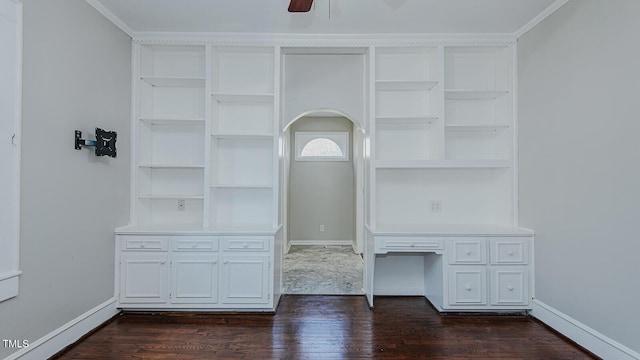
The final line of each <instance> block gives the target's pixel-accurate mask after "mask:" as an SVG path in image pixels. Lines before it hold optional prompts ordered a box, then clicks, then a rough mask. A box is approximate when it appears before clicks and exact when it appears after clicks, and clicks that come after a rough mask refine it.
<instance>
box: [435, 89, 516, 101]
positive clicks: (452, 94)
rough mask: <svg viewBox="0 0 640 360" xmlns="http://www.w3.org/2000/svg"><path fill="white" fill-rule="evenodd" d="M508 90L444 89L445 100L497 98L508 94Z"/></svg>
mask: <svg viewBox="0 0 640 360" xmlns="http://www.w3.org/2000/svg"><path fill="white" fill-rule="evenodd" d="M508 93H509V91H508V90H445V92H444V98H445V99H446V100H486V99H497V98H499V97H501V96H503V95H506V94H508Z"/></svg>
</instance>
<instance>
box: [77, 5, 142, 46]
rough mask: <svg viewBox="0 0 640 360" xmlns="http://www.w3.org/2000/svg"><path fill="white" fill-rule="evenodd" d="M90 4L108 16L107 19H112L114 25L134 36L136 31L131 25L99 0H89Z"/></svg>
mask: <svg viewBox="0 0 640 360" xmlns="http://www.w3.org/2000/svg"><path fill="white" fill-rule="evenodd" d="M87 3H89V5H91V6H93V7H94V8H95V9H96V10H98V12H99V13H100V14H102V16H104V17H105V18H107V20H109V21H111V22H112V23H113V25H115V26H117V27H118V28H119V29H120V30H122V31H124V32H125V33H126V34H127V35H129V36H131V37H132V38H133V34H134V33H135V31H133V29H131V28H130V27H129V25H127V24H126V23H125V22H124V21H122V19H120V18H119V17H117V16H116V15H115V14H114V13H113V12H111V10H109V9H107V8H106V7H105V6H104V5H102V3H101V2H100V1H98V0H87Z"/></svg>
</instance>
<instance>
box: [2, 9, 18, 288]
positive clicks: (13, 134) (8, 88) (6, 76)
mask: <svg viewBox="0 0 640 360" xmlns="http://www.w3.org/2000/svg"><path fill="white" fill-rule="evenodd" d="M21 124H22V3H21V2H19V1H12V0H2V1H0V169H2V171H0V198H2V201H1V202H0V249H2V251H0V301H4V300H6V299H9V298H12V297H14V296H16V295H18V289H19V284H18V282H19V281H18V279H19V276H20V274H21V272H20V270H19V266H18V265H19V264H18V262H19V258H20V256H19V249H20V146H21V141H20V140H21V137H20V130H21Z"/></svg>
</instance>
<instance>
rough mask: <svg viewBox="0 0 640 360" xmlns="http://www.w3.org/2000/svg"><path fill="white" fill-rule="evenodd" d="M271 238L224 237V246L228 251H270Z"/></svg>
mask: <svg viewBox="0 0 640 360" xmlns="http://www.w3.org/2000/svg"><path fill="white" fill-rule="evenodd" d="M269 239H270V238H269V237H262V236H242V237H240V236H238V237H224V238H222V243H223V245H222V246H223V248H224V250H227V251H269Z"/></svg>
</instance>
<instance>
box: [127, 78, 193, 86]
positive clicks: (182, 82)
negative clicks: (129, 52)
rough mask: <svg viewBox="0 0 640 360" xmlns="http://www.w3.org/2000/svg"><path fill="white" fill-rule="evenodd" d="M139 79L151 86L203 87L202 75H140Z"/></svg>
mask: <svg viewBox="0 0 640 360" xmlns="http://www.w3.org/2000/svg"><path fill="white" fill-rule="evenodd" d="M140 80H142V81H144V82H146V83H148V84H149V85H151V86H162V87H204V86H205V78H204V77H180V76H141V77H140Z"/></svg>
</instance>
